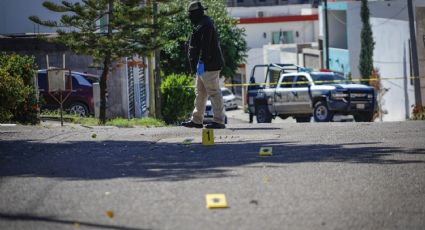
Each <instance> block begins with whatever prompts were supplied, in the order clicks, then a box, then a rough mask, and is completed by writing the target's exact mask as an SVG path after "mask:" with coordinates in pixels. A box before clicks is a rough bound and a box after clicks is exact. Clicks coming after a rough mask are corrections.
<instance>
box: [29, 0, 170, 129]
mask: <svg viewBox="0 0 425 230" xmlns="http://www.w3.org/2000/svg"><path fill="white" fill-rule="evenodd" d="M158 4H160V5H161V6H162V7H160V9H161V10H160V11H159V12H156V9H157V8H158ZM43 6H44V7H45V8H47V9H48V10H50V11H53V12H58V13H62V16H61V19H60V21H48V20H47V21H46V20H44V21H43V20H41V19H40V18H39V17H37V16H31V17H30V20H32V21H33V22H35V23H37V24H40V25H43V26H48V27H54V28H58V30H57V33H58V35H59V36H58V37H57V38H56V39H55V40H56V41H58V42H61V43H63V44H65V45H66V46H68V47H69V48H70V49H71V50H73V51H74V52H76V53H77V54H86V55H90V56H92V57H93V58H94V60H95V61H96V62H97V63H98V64H100V65H101V66H102V68H103V71H102V75H101V79H100V114H99V122H100V123H101V124H105V123H106V92H107V91H106V90H107V85H106V82H107V78H108V75H109V73H110V70H111V67H112V62H113V61H115V60H118V59H119V58H121V57H128V56H133V55H135V54H138V55H143V56H146V55H151V53H152V51H154V50H156V49H159V48H160V47H162V46H163V45H164V43H165V40H164V39H159V36H160V33H161V28H163V25H164V24H165V23H166V21H167V20H169V16H171V15H173V14H175V13H176V11H175V10H174V8H176V7H173V6H174V4H173V1H171V0H81V2H75V3H73V2H69V1H62V3H61V4H55V3H53V2H50V1H45V2H43ZM154 17H155V18H154ZM101 22H105V23H101ZM65 29H66V30H65Z"/></svg>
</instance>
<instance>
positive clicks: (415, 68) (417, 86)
mask: <svg viewBox="0 0 425 230" xmlns="http://www.w3.org/2000/svg"><path fill="white" fill-rule="evenodd" d="M407 9H408V12H409V30H410V43H411V49H412V50H411V51H412V65H413V77H414V82H415V104H416V106H422V98H421V82H420V79H419V63H418V50H417V46H416V32H415V20H414V18H413V16H414V14H413V4H412V0H407Z"/></svg>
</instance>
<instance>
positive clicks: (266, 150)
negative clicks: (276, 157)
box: [258, 147, 273, 156]
mask: <svg viewBox="0 0 425 230" xmlns="http://www.w3.org/2000/svg"><path fill="white" fill-rule="evenodd" d="M258 155H260V156H271V155H273V154H272V147H261V148H260V153H259V154H258Z"/></svg>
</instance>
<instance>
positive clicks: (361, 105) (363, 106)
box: [356, 104, 365, 109]
mask: <svg viewBox="0 0 425 230" xmlns="http://www.w3.org/2000/svg"><path fill="white" fill-rule="evenodd" d="M356 108H357V109H364V108H365V105H364V104H357V105H356Z"/></svg>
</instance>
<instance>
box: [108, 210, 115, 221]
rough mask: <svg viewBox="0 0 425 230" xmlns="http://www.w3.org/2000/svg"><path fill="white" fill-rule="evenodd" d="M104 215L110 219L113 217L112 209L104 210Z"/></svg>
mask: <svg viewBox="0 0 425 230" xmlns="http://www.w3.org/2000/svg"><path fill="white" fill-rule="evenodd" d="M106 216H107V217H109V218H111V219H112V218H114V212H113V211H112V210H108V211H106Z"/></svg>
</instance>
